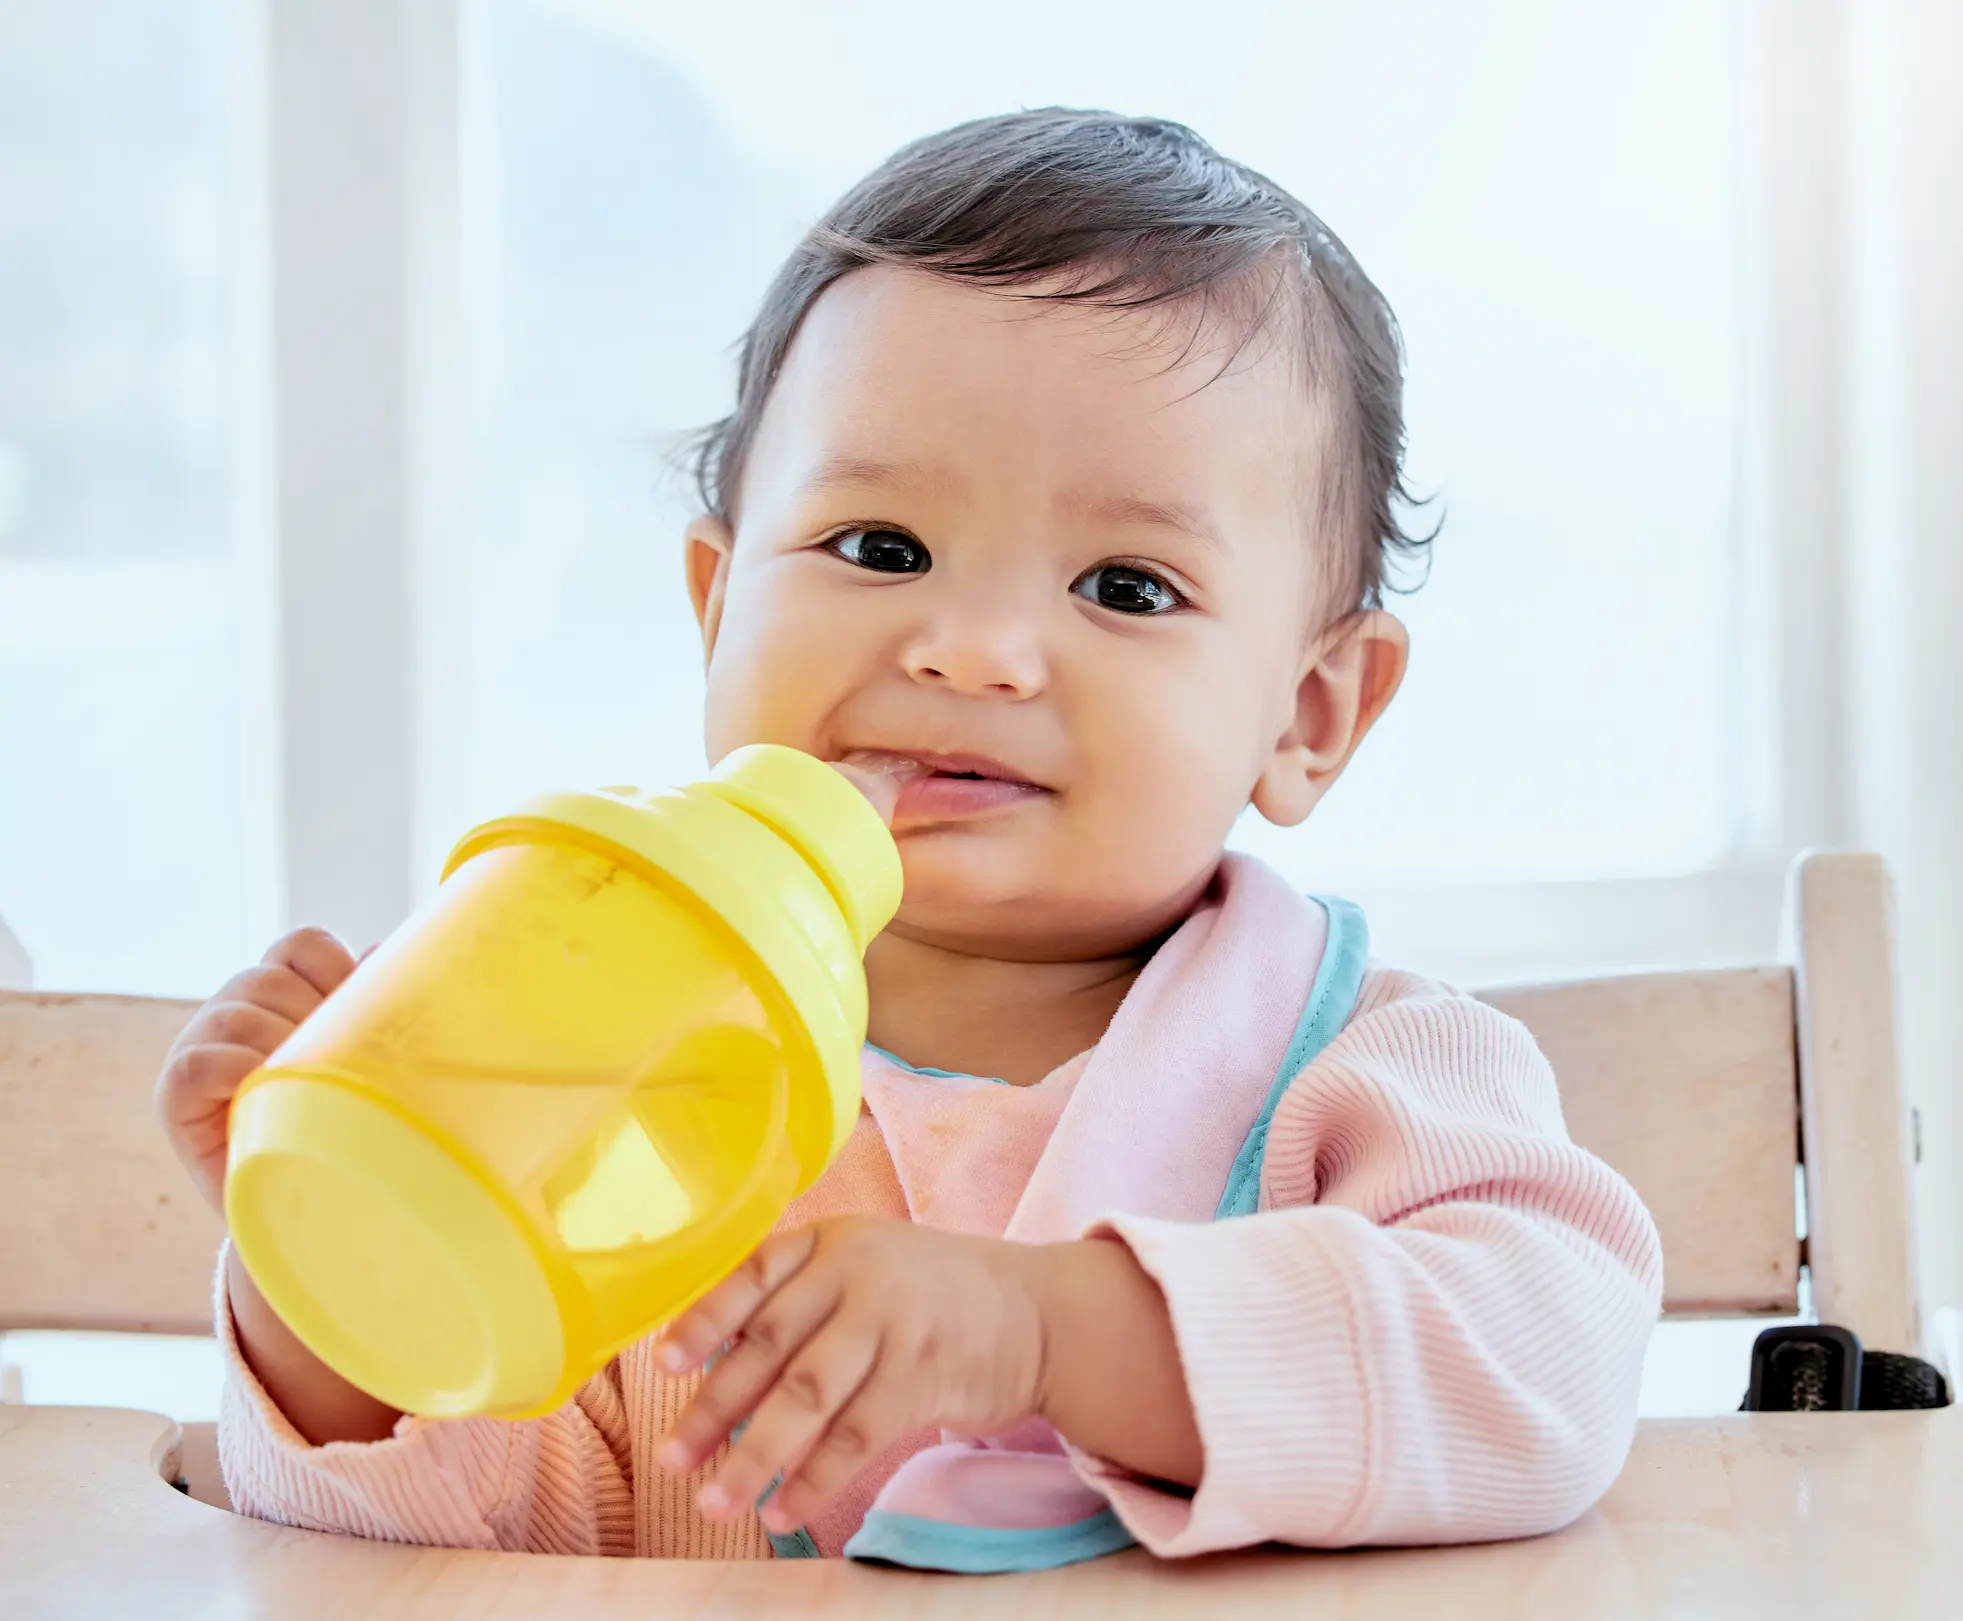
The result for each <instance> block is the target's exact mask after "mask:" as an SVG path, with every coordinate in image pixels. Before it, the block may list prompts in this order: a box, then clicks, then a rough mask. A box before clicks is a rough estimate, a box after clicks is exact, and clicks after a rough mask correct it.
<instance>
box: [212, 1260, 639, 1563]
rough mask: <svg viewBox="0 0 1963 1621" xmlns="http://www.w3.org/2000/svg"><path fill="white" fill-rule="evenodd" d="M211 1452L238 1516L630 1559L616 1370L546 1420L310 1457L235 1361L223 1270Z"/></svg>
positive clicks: (410, 1424)
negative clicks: (214, 1448)
mask: <svg viewBox="0 0 1963 1621" xmlns="http://www.w3.org/2000/svg"><path fill="white" fill-rule="evenodd" d="M218 1277H219V1284H218V1309H217V1329H218V1336H219V1342H220V1344H221V1346H222V1348H223V1351H224V1357H225V1372H226V1377H225V1392H224V1397H223V1404H222V1406H221V1408H220V1411H219V1418H218V1455H219V1462H220V1465H221V1467H222V1469H223V1471H224V1476H225V1487H226V1490H227V1491H229V1492H230V1493H231V1498H232V1504H233V1506H234V1507H235V1508H236V1509H237V1510H238V1511H239V1512H240V1513H241V1514H250V1515H254V1516H256V1517H257V1518H259V1519H262V1520H275V1521H278V1522H279V1523H280V1524H282V1525H295V1526H301V1527H304V1528H305V1529H307V1530H312V1531H339V1532H342V1533H344V1534H346V1535H349V1536H358V1537H374V1538H378V1539H380V1540H383V1541H388V1542H414V1543H423V1544H427V1545H431V1546H440V1547H451V1548H503V1549H508V1550H512V1551H522V1552H528V1553H583V1554H631V1553H632V1552H633V1551H634V1501H633V1485H632V1479H631V1474H630V1466H629V1441H628V1425H627V1417H626V1411H625V1407H624V1404H623V1402H622V1399H621V1389H620V1377H619V1364H618V1363H610V1364H609V1365H608V1366H607V1368H606V1369H605V1371H603V1372H602V1373H600V1374H599V1375H597V1376H596V1377H595V1378H593V1379H591V1380H589V1381H588V1382H587V1384H586V1385H584V1386H583V1387H582V1388H581V1389H580V1391H579V1393H578V1395H577V1396H575V1397H574V1399H573V1400H572V1401H570V1402H568V1403H567V1404H566V1405H565V1406H564V1407H562V1408H560V1409H559V1411H557V1412H556V1413H552V1414H550V1415H548V1416H547V1417H545V1418H539V1419H530V1420H526V1421H524V1422H521V1423H512V1422H507V1421H503V1420H499V1419H488V1418H480V1419H453V1420H446V1421H437V1420H431V1419H420V1418H409V1417H404V1418H403V1419H402V1420H401V1421H400V1422H399V1423H397V1425H396V1428H395V1434H394V1435H393V1436H391V1437H390V1438H389V1439H388V1440H386V1441H376V1442H371V1443H365V1444H364V1443H355V1442H344V1441H337V1442H330V1443H329V1444H328V1445H326V1446H320V1447H316V1446H311V1445H309V1444H308V1443H307V1441H305V1440H304V1439H303V1438H302V1437H301V1436H300V1434H299V1433H298V1432H297V1431H296V1430H295V1429H294V1428H293V1426H292V1425H291V1424H289V1423H288V1422H287V1421H286V1417H285V1415H284V1414H283V1413H281V1412H280V1410H279V1409H278V1408H277V1407H275V1406H274V1405H273V1402H272V1399H271V1398H270V1397H269V1396H267V1394H266V1392H265V1391H264V1389H262V1388H261V1386H260V1384H259V1381H258V1380H257V1379H255V1378H254V1377H253V1375H252V1370H251V1369H250V1368H248V1367H247V1366H246V1365H245V1360H244V1358H243V1357H241V1356H240V1354H239V1348H238V1339H237V1335H236V1333H235V1331H234V1327H233V1323H232V1312H231V1306H230V1303H229V1302H228V1301H227V1299H226V1298H225V1285H224V1277H225V1266H224V1261H223V1258H222V1257H221V1259H220V1261H219V1268H218Z"/></svg>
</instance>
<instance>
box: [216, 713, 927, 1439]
mask: <svg viewBox="0 0 1963 1621" xmlns="http://www.w3.org/2000/svg"><path fill="white" fill-rule="evenodd" d="M899 895H900V866H899V856H898V853H897V851H896V850H895V848H894V845H893V841H892V839H891V837H890V836H889V835H888V833H887V831H886V829H885V827H884V826H883V825H882V823H881V821H880V819H879V817H878V815H877V813H875V812H874V810H873V809H872V807H871V806H870V805H868V804H867V803H866V801H865V800H864V799H863V797H861V795H860V794H859V793H858V792H857V791H856V790H855V789H854V788H852V787H851V786H850V784H848V783H847V782H846V781H845V780H844V779H843V778H842V777H840V776H839V775H838V774H837V773H836V772H834V771H832V770H831V769H830V768H829V767H828V766H825V765H823V764H821V763H820V762H818V761H816V760H813V759H811V758H810V757H809V756H807V755H803V754H800V753H798V752H796V751H795V750H792V749H784V748H777V747H774V746H769V745H763V746H758V747H755V748H750V749H744V750H740V751H739V752H738V753H736V754H733V755H731V756H730V757H729V758H728V759H727V760H726V761H724V762H723V765H722V766H721V768H720V769H719V770H718V771H717V772H716V773H715V775H714V776H713V777H712V778H711V779H709V780H708V781H706V782H702V783H697V784H695V785H693V786H691V787H688V788H684V789H680V790H676V791H672V792H662V793H654V794H642V793H639V792H638V791H634V790H626V789H619V790H607V791H605V792H600V793H582V794H561V795H554V796H551V797H548V798H544V799H540V800H537V801H534V802H533V803H531V804H530V805H527V806H525V807H524V808H523V809H522V810H521V811H520V812H519V813H518V814H517V815H515V816H511V817H508V818H505V819H504V820H501V821H497V822H492V823H489V824H487V825H486V826H483V827H480V828H478V829H476V830H475V831H474V832H473V833H471V834H470V835H469V837H467V838H466V839H465V840H464V841H463V842H462V843H461V844H460V845H459V846H458V847H457V850H456V852H455V854H454V855H453V856H452V857H451V860H450V865H449V869H448V871H447V873H446V875H445V879H444V882H443V885H442V887H441V888H440V889H439V890H438V891H437V893H436V895H435V896H434V897H433V898H432V899H431V900H430V902H429V903H428V904H427V905H426V906H424V907H423V908H422V909H421V910H420V911H419V912H417V914H416V915H415V916H414V917H412V918H411V919H410V920H409V921H408V922H407V923H405V924H404V925H403V926H402V928H401V929H399V930H398V931H397V932H396V933H395V934H394V935H393V936H392V937H391V938H390V939H389V940H388V941H387V942H386V943H385V944H384V945H383V947H382V948H381V949H380V950H379V951H377V952H376V953H375V954H374V955H373V956H372V957H370V958H369V959H368V960H367V961H366V962H365V963H363V964H362V966H361V967H360V968H359V969H357V970H356V971H355V973H354V975H353V976H352V977H351V978H350V979H349V980H348V982H347V983H346V984H345V985H344V986H342V987H341V989H339V990H338V991H336V992H335V993H334V995H333V996H331V997H329V998H328V1000H327V1002H326V1003H325V1005H323V1006H322V1007H321V1008H320V1010H319V1011H318V1012H317V1013H316V1014H315V1015H314V1016H313V1017H312V1018H311V1019H309V1020H308V1021H307V1022H306V1024H305V1025H303V1026H302V1027H301V1028H300V1029H299V1030H298V1031H297V1032H295V1034H294V1035H293V1037H292V1039H290V1040H289V1041H288V1042H287V1043H286V1044H285V1045H284V1046H282V1047H281V1048H280V1049H279V1051H278V1052H276V1053H274V1054H273V1055H272V1057H271V1058H270V1059H269V1060H268V1061H267V1063H266V1065H265V1067H264V1068H262V1069H260V1070H259V1071H257V1072H256V1073H255V1074H253V1075H252V1076H251V1077H250V1078H249V1079H248V1080H247V1081H246V1082H245V1084H244V1085H243V1086H242V1087H241V1088H240V1090H239V1093H238V1096H237V1097H236V1099H235V1100H234V1101H233V1105H232V1118H231V1149H230V1159H229V1163H228V1166H227V1175H226V1185H225V1210H226V1217H227V1220H228V1221H229V1223H230V1226H231V1231H232V1238H233V1241H234V1243H236V1244H237V1246H238V1249H239V1253H240V1256H241V1258H242V1259H243V1260H244V1262H245V1264H246V1266H247V1268H248V1269H249V1270H250V1271H251V1273H252V1276H253V1278H254V1280H255V1281H256V1282H257V1283H258V1285H259V1287H260V1288H261V1289H262V1290H263V1291H264V1293H265V1294H266V1297H267V1298H268V1300H269V1301H270V1302H271V1303H272V1305H273V1307H274V1309H275V1310H276V1311H278V1312H279V1314H280V1316H281V1317H282V1318H284V1319H285V1321H286V1322H287V1323H288V1324H289V1325H290V1326H291V1327H292V1328H293V1329H294V1331H295V1332H296V1333H297V1334H299V1336H300V1337H301V1338H302V1339H303V1340H304V1341H305V1342H306V1343H307V1344H308V1345H309V1346H310V1347H311V1348H312V1349H313V1350H314V1352H315V1353H316V1354H317V1355H318V1356H320V1357H321V1359H322V1360H323V1361H325V1362H326V1363H327V1364H328V1365H329V1366H330V1367H332V1368H334V1369H335V1370H336V1371H337V1372H338V1373H340V1374H341V1375H342V1376H343V1377H344V1378H346V1379H348V1380H350V1381H352V1382H353V1383H354V1384H357V1385H359V1386H360V1387H361V1388H362V1389H364V1390H367V1391H369V1392H370V1393H372V1394H373V1395H375V1396H377V1397H380V1398H381V1399H382V1400H384V1401H386V1402H388V1403H390V1404H391V1405H393V1406H395V1407H398V1408H401V1409H403V1410H404V1411H406V1412H414V1413H424V1414H430V1415H436V1416H443V1417H455V1416H461V1415H464V1414H472V1413H488V1414H495V1415H498V1416H503V1417H521V1416H525V1415H529V1414H534V1413H539V1412H545V1411H549V1410H550V1409H552V1408H553V1407H555V1406H557V1405H559V1404H560V1403H561V1402H563V1401H564V1400H566V1399H567V1398H568V1397H569V1396H570V1395H571V1394H572V1393H573V1392H574V1391H575V1390H577V1389H578V1388H579V1386H580V1385H581V1384H582V1383H583V1382H584V1381H585V1380H586V1379H588V1378H589V1377H591V1375H592V1374H593V1373H595V1372H597V1371H598V1370H599V1368H600V1367H602V1366H603V1365H604V1364H605V1362H606V1360H607V1359H608V1358H609V1357H610V1356H612V1355H613V1354H614V1353H615V1352H616V1351H617V1350H619V1349H620V1348H621V1347H622V1346H623V1345H626V1344H628V1343H630V1342H631V1341H633V1340H635V1339H637V1338H639V1337H640V1336H641V1335H643V1334H645V1333H647V1332H648V1331H649V1330H651V1329H652V1328H653V1327H655V1326H656V1325H658V1324H660V1323H661V1322H664V1321H666V1320H667V1319H668V1318H670V1317H672V1316H674V1315H675V1314H676V1313H677V1312H679V1311H681V1310H682V1309H683V1308H684V1307H686V1306H687V1305H688V1304H689V1303H690V1302H691V1301H693V1300H695V1299H696V1298H697V1297H698V1296H700V1295H701V1294H703V1293H704V1292H706V1291H707V1290H708V1289H710V1288H712V1287H713V1286H714V1285H715V1284H716V1283H717V1282H718V1281H720V1279H722V1278H723V1277H724V1276H726V1275H727V1274H728V1272H729V1271H730V1270H731V1269H732V1268H734V1267H735V1266H736V1264H737V1263H738V1262H739V1261H741V1260H742V1259H743V1257H744V1256H745V1255H747V1254H748V1253H749V1251H750V1250H751V1249H753V1248H754V1247H755V1246H756V1244H757V1243H758V1242H759V1241H760V1240H761V1239H762V1238H763V1237H765V1236H766V1235H767V1234H768V1233H769V1231H770V1229H771V1228H772V1227H773V1226H774V1225H775V1224H776V1222H777V1220H778V1218H779V1217H780V1216H781V1215H782V1214H783V1211H784V1207H785V1206H786V1205H787V1204H788V1203H789V1202H790V1201H791V1199H793V1198H794V1197H795V1196H796V1195H797V1194H798V1193H799V1192H801V1191H802V1190H803V1189H805V1188H806V1187H808V1186H810V1184H811V1183H812V1182H813V1181H815V1180H816V1179H817V1177H818V1175H819V1173H820V1172H821V1171H823V1169H824V1168H825V1166H826V1165H827V1164H828V1163H829V1162H830V1160H831V1157H832V1155H833V1154H834V1153H836V1152H837V1150H838V1148H839V1146H840V1145H841V1144H842V1143H843V1142H844V1140H845V1138H846V1136H847V1134H848V1133H849V1132H850V1131H851V1128H852V1122H853V1120H854V1119H855V1118H856V1117H857V1114H858V1110H859V1069H858V1063H859V1049H860V1046H861V1044H862V1043H863V1042H864V1040H865V1028H866V986H865V974H864V968H863V965H862V957H863V953H864V950H865V947H866V944H867V942H868V941H869V940H871V938H872V937H873V936H874V935H875V934H877V933H878V932H879V931H880V930H881V929H882V928H884V927H885V926H886V924H887V922H888V921H890V919H891V917H892V915H893V912H894V910H895V909H896V907H897V906H898V904H899Z"/></svg>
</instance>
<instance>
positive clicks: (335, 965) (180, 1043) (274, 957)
mask: <svg viewBox="0 0 1963 1621" xmlns="http://www.w3.org/2000/svg"><path fill="white" fill-rule="evenodd" d="M353 972H354V958H353V957H352V956H350V955H349V954H348V948H347V947H346V946H344V945H342V944H341V942H340V941H338V940H336V939H335V938H334V936H333V935H331V934H329V933H327V932H326V931H325V930H324V929H300V930H297V931H296V932H294V933H292V934H289V935H288V936H287V937H286V938H285V939H284V940H282V941H280V942H279V943H278V944H277V945H276V946H274V947H273V948H272V950H270V951H268V952H267V953H266V956H265V960H264V961H262V962H261V963H260V964H259V965H258V966H257V967H255V968H248V969H246V970H245V972H244V973H242V974H238V975H236V976H234V977H233V978H232V979H231V980H230V981H229V982H227V984H226V985H225V987H224V989H223V990H221V991H219V992H218V994H217V995H216V996H214V997H212V999H211V1000H210V1001H209V1002H207V1003H205V1005H204V1006H203V1007H201V1008H199V1009H198V1011H197V1012H196V1013H195V1014H193V1015H192V1016H191V1022H190V1023H189V1024H187V1025H186V1026H185V1027H184V1030H183V1033H182V1034H181V1035H179V1036H178V1038H177V1041H176V1044H175V1045H174V1046H172V1048H171V1049H170V1056H169V1057H168V1058H166V1059H165V1060H164V1069H163V1073H162V1074H161V1075H160V1076H158V1077H157V1114H158V1116H159V1117H160V1118H161V1119H162V1121H163V1124H164V1131H165V1132H166V1133H167V1134H168V1135H169V1137H170V1145H171V1147H172V1148H174V1149H176V1150H177V1157H178V1158H179V1159H180V1160H182V1161H183V1162H184V1168H185V1169H186V1170H187V1171H189V1172H190V1173H191V1180H192V1181H193V1182H195V1183H197V1185H198V1191H199V1192H200V1193H201V1194H203V1195H204V1197H205V1201H206V1203H208V1204H209V1205H210V1206H211V1207H212V1209H214V1210H216V1211H217V1212H218V1213H219V1214H220V1215H223V1214H224V1212H225V1142H226V1125H227V1121H228V1119H229V1113H230V1110H231V1106H232V1094H233V1093H235V1092H236V1091H238V1089H239V1083H240V1082H241V1081H243V1080H244V1079H245V1078H246V1076H248V1075H250V1074H251V1073H252V1072H253V1071H254V1070H255V1069H257V1068H258V1067H259V1066H260V1065H261V1064H263V1063H264V1062H265V1061H266V1060H267V1059H268V1058H269V1057H271V1056H272V1052H273V1049H274V1048H276V1047H277V1046H279V1044H280V1043H281V1042H282V1041H284V1040H285V1039H286V1038H287V1037H288V1036H290V1035H292V1034H293V1032H294V1030H295V1029H296V1028H298V1026H299V1024H300V1021H301V1020H302V1019H304V1018H306V1017H307V1016H308V1015H309V1014H311V1013H312V1012H313V1010H314V1009H315V1008H317V1007H319V1006H320V1004H321V1003H322V1002H324V1001H325V1000H326V999H327V994H328V992H330V991H332V990H333V989H334V988H335V987H336V986H337V985H339V984H340V983H341V981H342V980H344V979H346V978H347V977H348V975H349V974H351V973H353Z"/></svg>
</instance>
